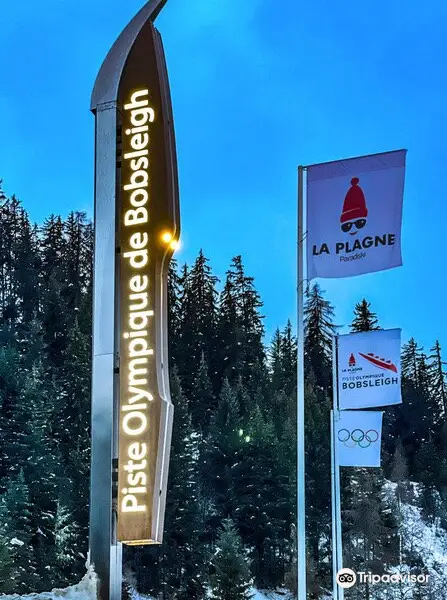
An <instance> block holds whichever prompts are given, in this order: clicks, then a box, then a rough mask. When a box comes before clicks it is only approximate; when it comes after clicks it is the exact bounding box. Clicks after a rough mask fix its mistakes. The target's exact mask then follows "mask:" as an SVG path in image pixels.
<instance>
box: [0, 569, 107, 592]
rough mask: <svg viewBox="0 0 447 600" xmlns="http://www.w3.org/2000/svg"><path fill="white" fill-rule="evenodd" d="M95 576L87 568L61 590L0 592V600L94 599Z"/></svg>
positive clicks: (95, 588) (91, 570)
mask: <svg viewBox="0 0 447 600" xmlns="http://www.w3.org/2000/svg"><path fill="white" fill-rule="evenodd" d="M97 581H98V580H97V577H96V574H95V572H94V571H93V568H91V567H90V568H89V569H88V571H87V573H86V575H85V576H84V578H83V579H82V581H81V582H80V583H77V584H76V585H72V586H70V587H68V588H65V589H63V590H59V589H55V590H53V591H52V592H42V593H41V594H27V595H26V596H19V595H18V594H12V595H6V594H0V599H1V600H20V599H21V598H24V599H26V600H61V599H64V600H96V598H97V593H96V590H97Z"/></svg>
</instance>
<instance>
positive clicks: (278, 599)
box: [2, 588, 291, 600]
mask: <svg viewBox="0 0 447 600" xmlns="http://www.w3.org/2000/svg"><path fill="white" fill-rule="evenodd" d="M251 593H252V594H253V597H252V599H251V600H291V596H290V594H289V593H288V592H287V591H285V590H284V591H279V592H265V591H263V592H261V591H259V590H256V589H254V588H252V589H251ZM131 596H132V600H154V599H153V598H152V597H151V596H145V595H143V594H139V593H138V592H136V591H135V590H132V592H131ZM2 600H3V599H2ZM191 600H192V599H191Z"/></svg>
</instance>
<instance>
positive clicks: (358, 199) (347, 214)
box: [340, 177, 368, 223]
mask: <svg viewBox="0 0 447 600" xmlns="http://www.w3.org/2000/svg"><path fill="white" fill-rule="evenodd" d="M359 181H360V180H359V178H358V177H353V178H352V179H351V187H350V188H349V190H348V192H347V194H346V197H345V201H344V203H343V212H342V213H341V217H340V223H346V222H347V221H355V220H356V219H366V217H367V216H368V209H367V208H366V201H365V196H364V194H363V190H362V188H361V187H359V185H358V184H359Z"/></svg>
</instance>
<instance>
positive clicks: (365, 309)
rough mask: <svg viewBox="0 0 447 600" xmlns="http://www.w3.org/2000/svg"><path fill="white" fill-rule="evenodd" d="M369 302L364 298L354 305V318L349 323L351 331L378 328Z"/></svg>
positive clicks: (375, 316)
mask: <svg viewBox="0 0 447 600" xmlns="http://www.w3.org/2000/svg"><path fill="white" fill-rule="evenodd" d="M370 307H371V303H370V302H367V301H366V300H365V298H363V300H362V301H361V302H359V303H358V304H356V305H355V309H354V315H355V316H354V320H353V321H352V324H351V331H353V332H356V331H374V330H377V329H380V327H379V324H378V323H379V321H378V319H377V315H376V314H375V313H373V312H372V311H371V308H370Z"/></svg>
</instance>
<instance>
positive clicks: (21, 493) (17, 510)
mask: <svg viewBox="0 0 447 600" xmlns="http://www.w3.org/2000/svg"><path fill="white" fill-rule="evenodd" d="M31 511H32V504H31V500H30V497H29V491H28V486H27V484H26V481H25V475H24V472H23V470H21V471H20V472H19V474H18V476H17V477H16V478H13V479H11V480H10V481H9V483H8V486H7V489H6V492H5V494H4V495H3V497H2V499H1V504H0V532H1V536H2V538H3V539H4V540H5V541H6V543H7V546H8V548H9V556H10V560H11V562H12V568H11V570H10V577H11V579H12V582H13V583H14V586H15V589H14V591H15V592H18V593H29V592H31V591H35V590H37V589H38V588H39V584H40V578H39V576H38V574H37V567H36V560H35V556H34V550H33V546H32V537H33V530H32V517H31Z"/></svg>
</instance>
